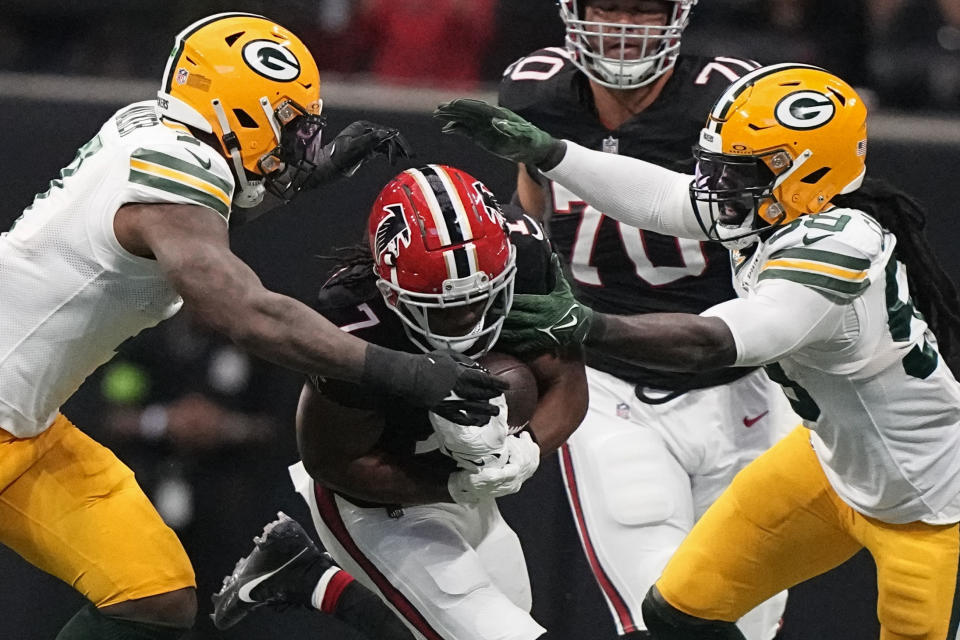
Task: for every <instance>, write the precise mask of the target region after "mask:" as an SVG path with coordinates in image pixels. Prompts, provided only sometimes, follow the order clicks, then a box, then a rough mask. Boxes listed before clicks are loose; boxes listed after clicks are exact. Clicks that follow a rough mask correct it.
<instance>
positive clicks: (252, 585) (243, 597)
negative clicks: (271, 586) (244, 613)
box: [237, 549, 308, 603]
mask: <svg viewBox="0 0 960 640" xmlns="http://www.w3.org/2000/svg"><path fill="white" fill-rule="evenodd" d="M307 551H308V550H307V549H301V550H300V553H298V554H297V555H295V556H293V557H292V558H290V559H289V560H287V561H286V562H284V563H283V565H282V566H281V567H280V568H279V569H274V570H273V571H270V572H268V573H265V574H263V575H262V576H260V577H259V578H254V579H253V580H251V581H250V582H248V583H247V584H245V585H243V586H242V587H240V590H239V591H237V597H238V598H240V601H241V602H250V603H255V602H257V601H256V600H253V599H252V598H251V597H250V593H251V592H252V591H253V590H254V589H256V588H257V587H258V586H259V585H260V583H262V582H263V581H264V580H269V579H270V578H271V577H273V576H275V575H276V574H278V573H280V572H281V571H283V570H284V569H285V568H286V567H288V566H289V565H290V564H291V563H293V562H295V561H296V559H297V558H299V557H300V556H302V555H303V554H305V553H306V552H307Z"/></svg>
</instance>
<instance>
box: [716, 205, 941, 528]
mask: <svg viewBox="0 0 960 640" xmlns="http://www.w3.org/2000/svg"><path fill="white" fill-rule="evenodd" d="M895 244H896V239H895V237H894V236H893V235H892V234H890V233H889V232H887V231H885V230H884V229H882V228H881V226H880V225H879V224H878V223H877V222H876V221H875V220H874V219H873V218H871V217H870V216H868V215H866V214H865V213H863V212H861V211H857V210H851V209H834V210H832V211H829V212H825V213H821V214H818V215H816V216H801V217H800V219H798V220H796V221H794V222H793V223H791V224H790V225H787V226H786V227H784V228H783V229H781V230H778V231H776V232H775V233H774V234H773V235H772V236H771V237H770V238H768V239H767V240H766V241H764V242H761V243H760V244H759V245H758V246H757V247H756V249H755V250H754V252H753V253H752V255H750V256H749V257H746V258H743V259H740V260H739V264H737V256H736V254H735V255H734V257H735V271H736V273H735V281H736V286H737V288H738V293H739V294H740V295H741V296H742V297H744V298H748V299H749V298H750V296H751V294H753V293H756V292H758V291H761V290H763V289H764V283H765V282H767V281H783V280H786V281H789V282H793V283H799V284H801V285H804V286H806V287H809V288H812V289H815V290H816V291H818V292H820V293H821V294H822V295H823V296H825V297H826V298H827V299H828V300H830V301H832V303H833V304H835V305H837V306H838V307H839V308H840V309H838V310H837V316H836V317H837V318H841V320H840V322H838V323H836V325H834V327H835V329H834V332H833V334H832V335H831V336H830V337H829V338H826V339H818V340H816V341H814V342H812V343H810V342H808V343H806V344H805V345H804V346H802V347H800V348H799V349H798V350H795V351H793V352H792V353H789V354H788V355H786V356H785V357H782V358H780V359H779V360H778V361H777V362H776V363H773V364H767V367H766V368H767V373H768V374H769V375H770V377H771V378H772V379H773V380H775V381H776V382H779V383H780V384H781V385H782V386H783V388H784V390H785V392H786V393H787V395H788V397H789V398H790V400H791V404H792V405H793V408H794V410H795V411H796V412H797V413H798V414H799V415H800V416H801V417H802V418H803V419H804V421H805V423H806V425H807V426H808V427H809V428H810V429H812V431H813V433H812V441H813V447H814V449H815V450H816V452H817V456H818V457H819V459H820V462H821V464H822V465H823V469H824V472H825V473H826V476H827V478H828V479H829V481H830V483H831V485H832V486H833V488H834V489H835V490H836V491H837V493H838V494H839V495H840V497H842V498H843V499H844V500H845V501H846V502H847V503H849V504H850V505H851V506H853V507H854V508H856V509H857V510H858V511H860V512H861V513H863V514H865V515H868V516H871V517H875V518H878V519H880V520H883V521H885V522H892V523H904V522H911V521H916V520H923V521H925V522H928V523H932V524H945V523H952V522H957V521H958V520H960V384H958V383H957V381H956V379H955V378H954V376H953V375H952V374H951V372H950V370H949V368H948V367H947V366H946V364H944V363H943V361H942V358H941V357H940V355H939V353H938V352H937V344H936V341H935V338H934V336H933V335H932V333H931V332H930V331H929V329H928V328H927V324H926V322H924V320H923V318H922V316H921V315H920V313H919V312H918V311H916V309H915V308H914V307H913V304H912V302H911V299H910V293H909V291H908V289H907V279H906V273H905V270H904V266H903V265H902V264H901V263H900V262H898V261H897V260H896V258H895V257H894V256H893V249H894V246H895ZM786 288H787V289H789V287H786ZM768 289H771V290H774V291H775V290H776V287H775V286H772V287H768ZM780 289H781V290H783V289H784V287H780ZM793 289H794V290H795V289H796V288H795V287H794V288H793ZM777 303H778V305H779V306H780V308H781V309H782V310H783V311H784V312H785V313H784V314H782V317H784V318H790V319H791V320H790V321H792V322H797V323H803V322H804V321H805V320H806V318H807V316H809V314H805V313H804V309H803V308H802V307H801V306H798V305H802V304H804V303H803V302H801V301H800V300H798V299H797V297H796V296H794V297H789V292H787V295H783V294H782V293H781V294H779V298H778V299H777ZM791 307H792V310H791ZM716 309H718V311H719V312H718V313H715V314H713V313H710V312H708V314H709V315H718V316H719V317H724V315H725V314H724V313H723V311H722V310H721V309H720V308H719V307H716ZM841 309H842V310H841ZM737 324H738V322H737V321H736V320H732V319H728V325H730V326H731V330H732V331H733V332H734V334H735V337H736V339H737V341H738V351H740V352H741V357H740V359H743V358H742V356H743V351H744V349H746V350H747V351H750V350H753V351H754V352H755V353H757V352H760V351H762V350H763V349H764V348H765V347H764V345H763V340H764V337H763V334H764V331H763V330H762V328H760V329H759V330H754V331H753V335H752V336H747V335H744V333H745V332H744V331H743V330H742V326H743V324H744V323H743V322H740V323H739V324H740V328H738V327H737V326H736V325H737ZM755 329H757V328H755ZM743 345H746V346H745V347H743ZM742 347H743V348H742Z"/></svg>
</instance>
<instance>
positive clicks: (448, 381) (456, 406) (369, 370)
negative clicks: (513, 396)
mask: <svg viewBox="0 0 960 640" xmlns="http://www.w3.org/2000/svg"><path fill="white" fill-rule="evenodd" d="M360 381H361V383H363V384H368V385H371V386H372V387H374V388H375V389H378V390H381V391H384V392H386V393H389V394H392V395H395V396H399V397H401V398H403V399H404V400H405V401H406V402H408V403H410V404H412V405H414V406H418V407H426V408H428V409H430V410H431V411H433V412H434V413H436V414H437V415H439V416H441V417H443V418H446V419H447V420H450V421H451V422H456V423H457V424H463V425H481V424H486V423H487V422H488V421H489V420H490V418H491V417H493V416H495V415H497V413H499V409H498V408H497V407H496V406H494V405H492V404H490V403H489V402H487V401H488V400H489V399H490V398H493V397H496V396H499V395H500V394H502V393H503V392H504V391H506V390H507V388H508V387H509V386H510V385H509V384H508V383H507V382H506V381H504V380H501V379H499V378H497V377H495V376H492V375H490V374H489V373H488V372H487V371H486V369H484V368H483V367H481V366H480V365H479V364H477V363H476V362H474V361H473V360H471V359H470V358H467V357H466V356H464V355H461V354H459V353H454V352H451V351H432V352H430V353H425V354H412V353H403V352H400V351H392V350H390V349H384V348H383V347H379V346H377V345H373V344H371V345H370V346H368V347H367V352H366V360H365V361H364V365H363V377H362V378H361V380H360Z"/></svg>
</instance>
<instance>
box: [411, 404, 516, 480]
mask: <svg viewBox="0 0 960 640" xmlns="http://www.w3.org/2000/svg"><path fill="white" fill-rule="evenodd" d="M490 404H492V405H495V406H497V407H499V408H500V413H498V414H497V415H495V416H494V417H492V418H490V421H489V422H487V423H486V424H484V425H480V426H469V425H462V424H457V423H456V422H451V421H450V420H447V419H446V418H443V417H441V416H438V415H437V414H435V413H433V412H432V411H430V412H428V413H427V415H428V416H429V417H430V424H431V425H433V431H434V433H436V435H437V444H438V446H439V447H440V451H441V452H442V453H444V454H446V455H448V456H450V457H451V458H453V459H454V460H456V461H457V465H458V466H459V467H460V468H461V469H468V470H471V471H476V470H477V469H481V468H484V467H486V466H489V465H491V464H499V462H500V454H501V452H502V450H503V443H504V441H505V440H506V438H507V434H508V432H509V430H510V427H509V425H508V424H507V399H506V397H504V396H503V394H501V395H499V396H497V397H495V398H491V399H490Z"/></svg>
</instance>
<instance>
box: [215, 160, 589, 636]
mask: <svg viewBox="0 0 960 640" xmlns="http://www.w3.org/2000/svg"><path fill="white" fill-rule="evenodd" d="M552 271H553V268H552V259H551V251H550V247H549V244H548V242H547V241H546V239H545V237H544V235H543V232H542V230H541V228H540V226H539V225H538V224H537V223H536V222H535V221H533V220H532V219H531V218H530V217H528V216H525V215H523V213H522V212H521V211H520V210H519V209H518V208H516V207H510V206H508V207H506V208H505V209H503V210H501V208H500V206H499V205H498V204H497V202H496V200H495V199H494V198H493V196H492V194H491V193H490V192H489V191H488V190H487V188H486V187H485V186H484V185H483V183H481V182H480V181H479V180H477V179H476V178H474V177H472V176H470V175H469V174H467V173H465V172H463V171H460V170H457V169H455V168H453V167H448V166H442V165H428V166H425V167H422V168H420V169H411V170H408V171H405V172H404V173H402V174H400V175H399V176H397V177H396V178H395V179H394V180H392V181H391V182H390V183H388V184H387V185H386V187H384V189H383V190H382V191H381V193H380V195H379V197H378V198H377V200H376V202H375V204H374V205H373V210H372V212H371V216H370V224H369V245H368V246H365V247H360V248H358V249H357V250H356V251H355V252H354V254H353V256H352V257H351V258H350V259H348V260H347V261H346V264H344V265H343V266H342V268H340V269H339V270H338V271H336V272H335V273H334V275H333V276H332V277H331V278H330V280H329V281H328V282H327V283H326V284H325V285H324V286H323V288H322V290H321V291H320V296H319V299H318V301H317V304H316V308H317V309H318V310H319V311H320V312H321V313H323V314H324V315H325V316H326V317H328V318H329V319H330V320H331V321H333V322H334V323H336V324H337V325H339V326H340V328H341V329H343V330H344V331H345V332H348V333H352V334H354V335H357V336H360V337H363V338H364V339H366V340H369V341H370V342H372V343H375V344H379V345H383V346H389V347H391V348H396V349H401V350H405V351H409V352H416V351H430V350H432V349H436V348H439V347H444V348H448V349H452V350H454V351H457V352H460V353H464V354H467V355H469V356H470V357H473V358H476V357H478V356H480V355H482V354H484V353H486V352H488V351H489V350H490V349H491V348H493V347H494V346H495V344H496V342H497V339H498V335H499V333H500V328H501V326H502V324H503V320H504V316H505V314H506V313H507V312H508V310H509V309H510V305H511V300H512V297H513V294H514V290H516V291H517V292H519V293H541V294H542V293H546V292H548V291H550V289H551V288H552V286H553V282H552ZM528 362H529V365H530V367H531V369H532V370H533V373H534V375H535V377H536V378H537V382H538V388H539V401H538V403H537V407H536V410H535V412H534V413H533V416H532V418H531V419H530V421H529V423H528V424H527V426H526V427H523V428H522V430H521V431H517V429H518V428H519V427H514V428H508V427H507V422H506V421H507V419H508V415H507V411H506V407H504V411H503V413H502V414H501V415H500V416H498V418H497V420H498V423H497V424H496V425H494V424H490V425H487V426H485V427H483V428H482V430H481V431H476V432H473V434H472V435H473V436H475V438H470V437H464V435H467V436H469V435H471V434H461V433H458V432H456V429H457V425H451V424H450V423H448V422H447V421H445V420H443V419H442V418H440V417H438V416H437V415H436V414H433V413H429V414H428V412H427V411H425V410H423V409H419V408H417V407H414V406H412V405H410V403H409V402H407V401H406V399H405V398H402V397H398V396H384V395H382V394H377V393H371V391H370V390H369V389H368V388H365V387H363V386H361V385H357V384H354V383H345V382H338V381H335V380H332V379H323V378H317V377H315V378H314V379H313V380H312V381H311V382H310V383H308V384H306V385H305V386H304V389H303V393H302V395H301V398H300V407H299V411H298V413H297V434H298V442H299V448H300V454H301V457H302V459H303V462H302V463H301V464H299V465H296V466H294V467H292V468H291V475H292V476H293V480H294V484H295V485H296V487H297V490H298V491H299V492H300V493H301V494H302V495H303V497H304V498H305V499H306V501H307V504H308V505H309V507H310V511H311V513H312V515H313V519H314V524H315V525H316V527H317V531H318V532H319V534H320V540H321V541H322V542H323V545H324V546H325V547H326V549H327V550H328V551H329V553H330V554H331V555H332V556H333V557H334V559H336V561H337V562H338V563H339V564H340V565H341V566H342V567H343V568H344V569H346V570H347V571H349V572H350V573H351V574H353V575H354V576H355V577H356V578H357V580H359V581H361V582H363V583H364V584H366V585H367V586H368V587H370V588H371V589H373V590H375V591H377V592H378V593H379V594H380V596H381V597H382V598H383V599H384V600H385V601H386V602H387V603H388V604H389V605H390V607H391V608H392V609H393V610H394V611H395V612H396V613H397V615H398V616H400V617H401V618H402V619H403V620H404V621H405V622H406V624H407V625H408V627H409V628H410V630H411V631H412V632H414V633H415V634H416V637H418V638H428V639H431V640H439V639H445V640H533V639H534V638H546V637H547V636H546V632H545V631H544V629H543V627H541V626H540V625H539V624H538V623H537V622H536V621H535V620H534V619H533V618H532V617H531V616H530V613H529V611H530V606H531V593H530V585H529V580H528V578H527V572H526V565H525V563H524V557H523V551H522V549H521V547H520V543H519V540H518V539H517V536H516V534H515V533H514V532H513V531H512V530H511V529H510V527H509V526H508V525H507V524H506V522H505V521H504V520H503V518H502V517H501V515H500V512H499V510H498V509H497V504H496V501H495V498H496V497H498V496H501V495H507V494H509V493H513V492H515V491H517V490H518V489H519V488H520V485H521V484H522V483H523V481H524V480H526V479H527V478H528V477H529V476H530V475H532V473H533V472H534V471H535V470H536V468H537V465H538V462H539V459H540V457H541V456H545V455H548V454H550V453H552V452H553V451H554V450H555V449H556V448H557V446H558V445H559V444H560V443H561V442H562V441H563V440H564V439H565V438H566V437H567V436H568V435H569V434H570V433H571V432H572V431H573V429H574V428H575V427H576V426H577V425H578V424H579V423H580V420H581V419H582V418H583V415H584V413H585V411H586V406H587V386H586V380H585V376H584V370H583V362H582V356H581V355H580V349H579V347H576V348H573V349H569V348H568V349H563V350H560V351H558V350H557V349H555V348H553V347H548V348H547V349H546V350H544V351H542V352H541V353H540V354H539V355H535V356H530V357H529V358H528ZM451 428H453V429H454V431H453V432H451ZM299 552H300V550H299V549H295V548H291V549H290V550H289V551H288V553H287V555H286V556H285V557H284V556H279V555H278V556H277V557H276V558H275V559H274V563H273V568H274V569H276V568H280V567H283V566H285V565H284V563H285V562H287V561H289V560H290V559H291V558H294V557H296V554H297V553H299ZM255 553H256V550H255ZM243 562H244V561H243V560H242V561H241V563H243ZM264 571H265V567H261V568H259V569H258V570H257V571H243V570H240V571H238V572H235V574H234V576H231V577H228V578H227V582H226V584H225V587H224V590H223V591H222V592H221V593H220V594H218V596H216V597H215V601H216V607H215V612H214V620H215V621H216V622H218V623H219V622H220V621H229V622H231V623H232V622H233V621H235V620H238V619H239V618H240V617H241V616H242V615H243V614H244V613H245V612H246V611H248V610H250V609H252V608H254V607H255V606H257V605H256V603H252V602H249V601H244V600H242V599H241V598H240V597H238V596H239V593H240V592H241V590H242V589H243V588H244V585H246V584H250V582H251V581H252V580H256V579H258V577H259V576H261V575H263V572H264ZM281 573H288V574H290V573H293V574H294V575H293V576H286V577H285V576H283V575H281V574H277V577H276V578H271V580H273V581H274V582H275V583H277V587H276V588H275V589H274V590H272V591H271V590H263V591H261V592H254V593H253V595H254V596H255V597H257V598H260V599H261V600H267V601H270V602H301V603H304V602H307V603H312V604H313V606H314V607H316V608H318V609H321V610H322V607H323V602H322V597H321V596H319V595H313V596H311V593H312V592H315V591H316V590H319V589H324V590H325V589H327V586H326V583H325V582H324V579H323V575H322V574H321V573H320V572H317V575H316V577H315V579H314V581H313V582H312V583H311V582H310V581H308V580H303V579H302V578H301V577H299V576H300V575H302V573H301V572H299V571H282V572H281ZM289 584H294V585H300V586H299V590H300V593H299V594H297V593H296V591H297V589H296V588H293V589H291V588H289V587H288V586H287V585H289ZM314 584H316V585H317V586H316V588H314V586H313V585H314ZM303 585H309V588H306V589H305V588H304V586H303ZM304 591H306V593H304ZM278 592H279V593H278ZM251 599H253V598H251ZM220 626H224V625H223V624H220ZM368 631H369V635H370V636H371V637H383V636H384V635H385V634H384V633H382V632H381V633H379V634H376V633H375V632H374V631H375V630H372V629H370V630H368ZM391 637H392V636H391Z"/></svg>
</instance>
